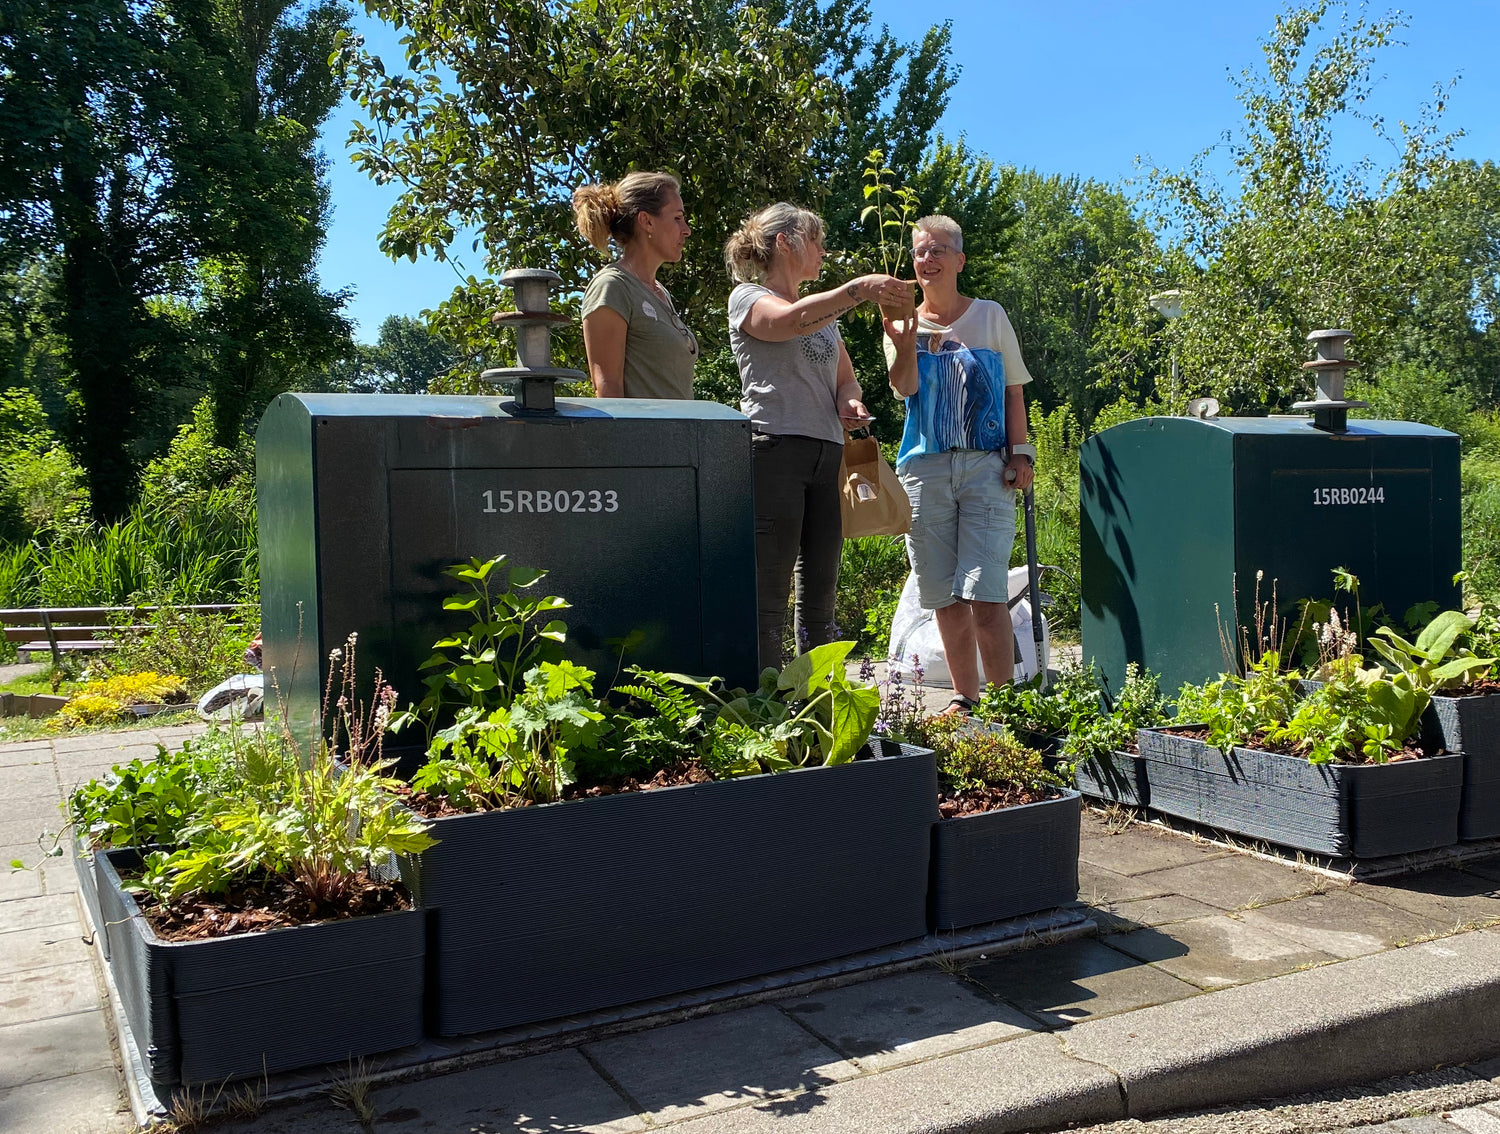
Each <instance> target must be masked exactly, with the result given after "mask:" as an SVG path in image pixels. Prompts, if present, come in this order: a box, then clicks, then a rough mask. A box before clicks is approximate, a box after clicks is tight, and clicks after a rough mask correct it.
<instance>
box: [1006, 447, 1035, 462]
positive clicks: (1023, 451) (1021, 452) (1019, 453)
mask: <svg viewBox="0 0 1500 1134" xmlns="http://www.w3.org/2000/svg"><path fill="white" fill-rule="evenodd" d="M1010 455H1011V456H1012V457H1025V458H1026V459H1027V460H1028V461H1030V462H1031V463H1032V464H1033V465H1034V464H1036V446H1035V445H1025V444H1022V445H1012V446H1011V447H1010Z"/></svg>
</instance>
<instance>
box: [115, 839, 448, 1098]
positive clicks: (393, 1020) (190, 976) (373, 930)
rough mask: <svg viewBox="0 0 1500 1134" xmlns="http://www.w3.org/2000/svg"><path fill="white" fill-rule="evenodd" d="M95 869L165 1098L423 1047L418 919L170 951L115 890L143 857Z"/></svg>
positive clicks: (136, 1023) (129, 854) (379, 919)
mask: <svg viewBox="0 0 1500 1134" xmlns="http://www.w3.org/2000/svg"><path fill="white" fill-rule="evenodd" d="M95 860H96V865H97V873H98V877H99V905H100V910H101V912H102V914H103V917H104V924H105V932H106V933H107V934H108V936H109V940H110V960H109V965H110V971H111V972H112V973H113V974H114V978H115V986H116V987H117V988H118V989H119V991H120V999H121V1002H122V1004H121V1006H122V1007H123V1008H124V1011H125V1018H126V1019H127V1020H128V1021H129V1022H130V1030H131V1032H132V1033H133V1034H134V1036H135V1040H136V1045H137V1047H138V1048H139V1049H140V1051H141V1053H142V1058H143V1059H144V1060H145V1062H146V1066H147V1069H148V1073H149V1075H150V1077H151V1082H152V1084H153V1085H154V1086H155V1087H157V1088H158V1089H159V1090H169V1089H170V1088H172V1087H176V1086H178V1085H191V1084H195V1083H213V1084H219V1083H223V1082H225V1081H226V1080H232V1079H242V1078H253V1077H258V1076H260V1075H262V1074H271V1073H275V1072H277V1071H288V1070H291V1069H292V1068H296V1067H307V1066H311V1065H313V1064H319V1063H334V1062H338V1063H342V1062H344V1061H345V1060H348V1059H353V1058H358V1057H360V1056H365V1055H374V1054H376V1053H378V1052H382V1051H390V1050H392V1049H394V1048H398V1047H405V1046H407V1045H408V1044H413V1043H416V1042H417V1041H419V1040H420V1039H421V1038H422V977H423V962H424V953H425V942H426V925H425V920H424V917H423V912H422V910H420V909H410V910H402V911H399V912H395V913H387V914H380V915H378V916H375V917H367V918H352V919H350V920H347V921H330V922H319V923H317V924H315V925H303V926H295V927H291V928H286V929H270V930H263V931H261V932H257V933H247V934H243V935H241V936H236V937H216V938H211V939H209V940H204V941H184V942H174V941H163V940H161V939H160V938H158V937H157V936H156V934H155V933H153V932H152V930H151V926H150V924H149V923H148V922H147V921H146V919H145V918H144V917H143V916H142V915H141V911H140V907H139V906H137V905H136V902H135V899H134V898H133V897H132V896H131V895H130V894H129V893H127V892H125V891H124V890H123V889H122V888H121V885H120V871H121V870H125V871H127V872H128V871H130V870H131V869H133V868H135V867H137V866H138V865H139V863H140V856H139V854H138V853H137V852H136V851H134V850H114V851H100V852H99V853H98V854H97V855H96V856H95Z"/></svg>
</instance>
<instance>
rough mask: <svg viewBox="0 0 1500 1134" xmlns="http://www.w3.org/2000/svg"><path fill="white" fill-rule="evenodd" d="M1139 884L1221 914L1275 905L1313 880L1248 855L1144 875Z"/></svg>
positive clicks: (1305, 887)
mask: <svg viewBox="0 0 1500 1134" xmlns="http://www.w3.org/2000/svg"><path fill="white" fill-rule="evenodd" d="M1140 881H1142V882H1144V883H1146V884H1147V885H1151V886H1159V887H1160V888H1161V890H1162V892H1163V893H1168V894H1182V895H1184V896H1185V897H1189V898H1196V899H1197V900H1198V901H1200V902H1206V903H1208V904H1209V905H1211V906H1216V907H1218V908H1219V909H1223V910H1237V909H1243V908H1244V907H1245V906H1248V905H1253V904H1256V903H1264V902H1274V901H1277V900H1278V899H1281V898H1290V897H1293V896H1294V895H1297V894H1301V893H1304V892H1306V891H1307V889H1308V888H1309V887H1311V886H1312V885H1313V884H1314V876H1313V875H1310V874H1306V873H1304V872H1302V871H1300V870H1296V869H1294V868H1292V867H1290V866H1279V865H1277V864H1276V863H1273V862H1264V861H1262V860H1261V859H1258V858H1250V857H1249V856H1247V855H1234V856H1232V857H1230V858H1225V859H1219V860H1216V861H1214V862H1196V863H1192V864H1190V865H1188V866H1177V867H1171V868H1168V869H1165V870H1157V871H1154V872H1152V873H1150V874H1147V875H1145V876H1144V877H1142V878H1141V879H1140Z"/></svg>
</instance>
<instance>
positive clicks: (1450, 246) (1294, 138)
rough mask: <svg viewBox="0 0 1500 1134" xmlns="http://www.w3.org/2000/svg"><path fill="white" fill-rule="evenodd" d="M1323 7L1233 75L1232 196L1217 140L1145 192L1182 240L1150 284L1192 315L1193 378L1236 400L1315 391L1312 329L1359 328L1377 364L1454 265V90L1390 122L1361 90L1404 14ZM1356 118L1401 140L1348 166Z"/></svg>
mask: <svg viewBox="0 0 1500 1134" xmlns="http://www.w3.org/2000/svg"><path fill="white" fill-rule="evenodd" d="M1328 8H1329V4H1328V3H1327V0H1322V2H1320V3H1317V4H1314V5H1312V6H1310V7H1304V8H1291V9H1289V10H1288V11H1286V12H1285V13H1283V14H1281V15H1279V16H1278V17H1277V18H1276V22H1275V26H1274V28H1273V30H1272V32H1271V34H1270V36H1269V37H1268V38H1267V39H1266V40H1264V41H1263V43H1262V45H1261V47H1262V53H1263V57H1264V66H1263V69H1261V70H1259V71H1255V70H1250V69H1247V70H1245V71H1244V72H1242V74H1241V76H1240V78H1239V79H1238V81H1237V83H1236V85H1237V87H1238V88H1239V95H1238V97H1239V101H1240V103H1241V105H1242V106H1243V107H1244V110H1245V124H1244V127H1243V129H1242V130H1241V131H1240V132H1239V133H1237V134H1232V135H1226V137H1225V141H1224V144H1223V148H1222V153H1223V154H1224V155H1225V156H1227V158H1228V159H1229V162H1230V164H1231V165H1232V168H1233V173H1234V176H1235V177H1236V178H1237V179H1238V186H1237V191H1231V190H1229V189H1226V188H1225V187H1223V186H1222V185H1220V184H1219V182H1218V179H1217V178H1216V177H1215V176H1214V174H1213V172H1212V162H1213V161H1214V160H1215V158H1216V157H1217V155H1218V153H1219V152H1220V151H1216V150H1213V149H1210V150H1206V151H1204V152H1203V153H1201V154H1199V155H1198V156H1197V157H1196V158H1195V159H1194V160H1193V162H1192V163H1191V164H1190V165H1189V167H1188V168H1187V169H1186V170H1184V171H1181V172H1176V173H1172V172H1168V171H1165V170H1161V169H1152V170H1150V171H1149V198H1150V200H1151V202H1152V204H1153V205H1154V206H1155V207H1156V209H1157V210H1158V216H1159V219H1160V220H1161V222H1162V223H1163V225H1164V227H1165V229H1166V230H1167V231H1168V232H1169V233H1171V234H1172V235H1173V236H1174V238H1175V240H1174V244H1173V247H1172V248H1171V249H1170V250H1169V252H1168V255H1167V257H1166V258H1165V260H1164V261H1163V262H1161V263H1159V264H1158V266H1157V272H1156V273H1155V278H1154V279H1153V278H1151V275H1150V274H1149V273H1147V274H1143V276H1142V284H1143V290H1144V289H1145V288H1146V287H1150V286H1152V285H1153V284H1156V283H1160V282H1162V281H1163V279H1164V278H1166V279H1167V281H1168V282H1172V283H1177V284H1180V285H1181V287H1182V290H1183V301H1182V308H1183V314H1182V317H1181V318H1180V319H1177V320H1174V321H1173V322H1172V324H1171V325H1170V327H1169V328H1168V335H1169V337H1170V339H1171V341H1172V344H1173V349H1174V350H1175V352H1176V356H1177V358H1178V360H1179V361H1180V363H1181V365H1182V369H1183V371H1184V376H1185V379H1186V381H1187V382H1188V383H1190V384H1191V385H1192V386H1194V387H1195V388H1197V389H1199V390H1201V391H1212V392H1214V393H1216V394H1218V395H1219V396H1220V397H1221V399H1224V400H1225V401H1226V403H1227V404H1228V405H1230V406H1233V407H1236V408H1239V409H1247V408H1251V407H1280V406H1285V405H1286V404H1287V403H1288V402H1290V401H1292V400H1294V399H1295V398H1296V397H1297V396H1299V395H1301V394H1303V393H1304V392H1305V391H1306V390H1307V383H1306V382H1305V380H1304V378H1303V377H1302V374H1303V372H1302V371H1301V369H1300V363H1301V362H1302V361H1303V360H1304V359H1306V358H1307V357H1308V356H1309V355H1308V347H1307V344H1306V341H1305V340H1306V335H1307V333H1308V332H1309V331H1311V330H1314V329H1316V328H1319V327H1344V328H1348V329H1350V330H1352V331H1354V332H1355V335H1356V339H1355V343H1356V349H1357V350H1358V351H1359V354H1360V357H1361V358H1362V359H1371V358H1374V359H1379V358H1380V357H1382V356H1383V355H1384V354H1386V353H1387V352H1389V351H1390V350H1391V349H1392V348H1393V345H1394V343H1395V341H1396V340H1397V338H1398V337H1399V334H1400V331H1401V327H1402V325H1403V323H1404V322H1405V321H1406V320H1407V319H1409V318H1410V316H1411V314H1412V311H1413V305H1414V301H1415V297H1416V296H1418V295H1419V293H1421V292H1422V290H1423V284H1424V281H1426V280H1428V279H1429V278H1430V277H1432V276H1433V275H1434V273H1436V274H1439V275H1445V274H1449V273H1450V272H1451V273H1457V272H1458V266H1457V264H1456V263H1455V257H1457V256H1458V255H1459V249H1458V248H1457V247H1456V246H1455V243H1454V241H1452V240H1451V239H1450V236H1451V233H1450V232H1449V231H1447V230H1446V227H1445V226H1444V225H1443V224H1442V223H1441V211H1442V202H1443V200H1444V199H1445V197H1446V195H1447V194H1445V193H1444V192H1443V191H1442V186H1443V185H1444V184H1445V183H1446V182H1447V181H1448V179H1449V178H1450V174H1451V170H1452V166H1451V161H1450V158H1449V152H1450V148H1451V142H1452V136H1451V135H1447V134H1444V133H1442V131H1441V129H1440V126H1439V119H1440V116H1441V114H1442V111H1443V108H1444V101H1445V98H1446V91H1445V88H1442V87H1439V88H1438V90H1437V93H1436V97H1435V98H1434V101H1433V102H1432V103H1431V104H1430V105H1427V106H1424V107H1422V108H1421V110H1420V112H1419V114H1418V116H1417V118H1416V119H1415V121H1413V122H1411V123H1408V122H1400V123H1398V124H1397V126H1396V128H1395V130H1394V131H1392V130H1388V129H1387V127H1386V124H1385V122H1384V121H1383V120H1382V119H1381V118H1379V117H1378V116H1374V115H1372V114H1370V113H1369V112H1368V111H1367V109H1366V101H1367V99H1368V97H1369V94H1370V92H1371V89H1372V86H1373V84H1374V79H1373V77H1372V68H1373V65H1374V61H1375V58H1376V55H1377V54H1378V52H1380V51H1381V50H1382V49H1384V48H1386V47H1388V46H1390V45H1391V44H1392V43H1393V42H1394V36H1395V34H1396V32H1397V31H1398V29H1399V28H1400V27H1402V26H1403V23H1404V20H1403V17H1401V16H1400V15H1399V14H1391V15H1387V16H1384V17H1381V18H1378V19H1372V18H1369V17H1367V16H1365V15H1363V14H1361V15H1359V16H1358V17H1357V18H1354V19H1353V20H1349V19H1347V18H1346V20H1345V22H1344V23H1343V24H1342V25H1341V26H1340V27H1338V28H1337V29H1328V28H1326V27H1325V26H1324V18H1325V16H1326V15H1327V12H1328ZM1350 121H1353V122H1361V121H1362V122H1364V123H1366V124H1367V125H1368V126H1369V127H1370V128H1371V129H1372V130H1373V131H1374V134H1375V136H1376V137H1377V138H1378V139H1379V140H1380V141H1381V144H1382V145H1387V144H1389V145H1390V146H1392V147H1393V148H1394V152H1395V153H1396V155H1397V156H1396V158H1395V160H1394V162H1392V163H1391V164H1389V165H1386V166H1381V165H1379V164H1378V163H1377V162H1376V161H1374V160H1373V159H1371V158H1364V159H1362V160H1359V161H1356V162H1354V163H1352V164H1350V165H1340V164H1339V163H1338V162H1337V161H1336V159H1335V141H1336V137H1338V139H1339V140H1342V138H1341V136H1339V135H1338V134H1337V132H1338V130H1339V129H1340V128H1341V127H1342V126H1343V125H1344V124H1345V123H1346V122H1350ZM1138 298H1139V300H1140V302H1139V303H1138V304H1137V307H1138V310H1139V311H1142V312H1143V311H1144V309H1145V304H1144V299H1145V296H1144V295H1140V296H1139V297H1138ZM1141 318H1145V316H1144V315H1142V316H1141Z"/></svg>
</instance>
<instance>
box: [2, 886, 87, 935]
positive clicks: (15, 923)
mask: <svg viewBox="0 0 1500 1134" xmlns="http://www.w3.org/2000/svg"><path fill="white" fill-rule="evenodd" d="M79 924H80V923H79V920H78V903H77V902H76V901H75V900H74V899H73V898H71V897H69V896H68V895H67V894H50V895H47V896H45V897H37V898H16V899H14V900H13V901H9V902H5V903H4V904H3V905H0V933H6V932H8V931H10V930H13V929H40V928H42V927H43V926H53V925H65V926H68V927H69V928H71V929H77V928H78V926H79Z"/></svg>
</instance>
